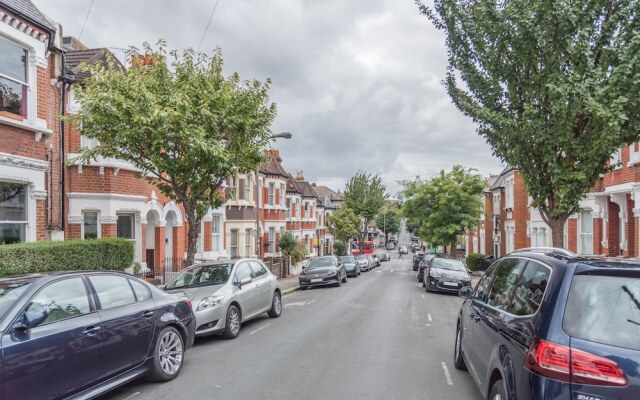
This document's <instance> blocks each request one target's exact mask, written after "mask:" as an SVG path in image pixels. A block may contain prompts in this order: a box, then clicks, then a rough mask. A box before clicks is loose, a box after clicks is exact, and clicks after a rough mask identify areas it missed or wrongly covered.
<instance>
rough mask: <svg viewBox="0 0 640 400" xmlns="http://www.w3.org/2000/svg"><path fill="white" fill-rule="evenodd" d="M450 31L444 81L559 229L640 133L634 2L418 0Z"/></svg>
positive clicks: (637, 7) (557, 233)
mask: <svg viewBox="0 0 640 400" xmlns="http://www.w3.org/2000/svg"><path fill="white" fill-rule="evenodd" d="M416 2H417V4H418V6H419V8H420V11H421V13H422V14H424V15H426V16H427V17H428V18H429V19H430V20H431V21H432V22H433V24H434V25H435V27H436V28H438V29H440V30H442V31H444V33H445V34H446V46H447V49H448V59H449V65H448V69H447V74H446V79H445V85H446V88H447V91H448V93H449V95H450V97H451V99H452V100H453V103H454V104H455V105H456V106H457V107H458V109H459V110H460V111H462V113H463V114H465V115H467V116H469V117H471V118H473V120H474V122H475V123H476V124H477V132H478V133H479V134H480V135H481V136H483V137H484V138H485V139H486V140H487V142H488V143H489V144H490V145H491V146H492V148H493V152H494V154H495V155H497V156H498V157H500V158H501V159H503V160H505V161H507V162H508V163H509V164H510V165H511V166H513V167H515V168H516V169H517V170H518V171H519V172H520V174H521V175H522V177H523V180H524V182H525V184H526V187H527V190H528V192H529V195H530V196H531V197H532V200H533V201H532V205H533V206H534V207H537V208H538V209H539V210H540V212H541V215H542V218H543V219H544V221H545V222H546V223H547V224H548V225H549V227H550V228H551V229H552V235H553V245H554V246H557V247H562V245H563V227H564V224H565V221H566V220H567V218H568V217H569V215H571V214H572V213H575V212H576V211H578V210H579V204H578V203H579V201H580V200H581V199H582V198H584V196H585V195H586V193H587V192H588V191H589V189H590V188H591V187H592V186H593V185H594V183H595V182H596V180H597V179H598V177H599V175H600V174H602V173H604V172H606V171H607V170H608V168H611V165H610V163H608V161H609V159H610V157H611V155H612V154H613V153H614V152H615V151H616V150H617V149H619V148H620V147H621V146H623V145H624V144H629V143H632V142H634V141H636V140H637V139H638V136H639V135H638V134H639V132H640V113H638V112H637V110H638V109H640V96H638V93H640V35H639V34H638V32H640V18H638V15H639V14H640V2H638V1H618V0H593V1H544V0H533V1H531V0H512V1H504V2H497V1H493V0H475V1H472V2H469V1H465V0H435V1H434V4H433V8H430V7H427V6H425V5H423V4H422V3H421V2H420V1H419V0H417V1H416Z"/></svg>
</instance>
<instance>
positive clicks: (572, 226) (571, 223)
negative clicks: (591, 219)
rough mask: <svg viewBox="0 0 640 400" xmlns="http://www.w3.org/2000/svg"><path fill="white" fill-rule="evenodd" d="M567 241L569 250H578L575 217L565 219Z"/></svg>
mask: <svg viewBox="0 0 640 400" xmlns="http://www.w3.org/2000/svg"><path fill="white" fill-rule="evenodd" d="M567 224H568V226H567V235H568V237H567V241H568V243H567V244H568V247H569V249H568V250H569V251H573V252H574V253H577V252H578V220H577V219H576V218H569V219H568V220H567Z"/></svg>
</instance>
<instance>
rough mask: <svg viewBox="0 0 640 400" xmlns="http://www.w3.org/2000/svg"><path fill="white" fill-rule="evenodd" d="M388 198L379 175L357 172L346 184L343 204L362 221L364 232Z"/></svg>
mask: <svg viewBox="0 0 640 400" xmlns="http://www.w3.org/2000/svg"><path fill="white" fill-rule="evenodd" d="M388 197H389V195H388V194H387V193H386V186H385V185H384V183H382V178H380V176H379V175H373V176H372V175H371V174H370V173H366V172H362V171H359V172H358V173H357V174H355V175H354V176H352V177H351V179H349V181H348V182H347V186H346V188H345V190H344V203H345V205H346V206H347V207H348V208H350V209H352V210H353V212H354V213H355V214H356V215H357V216H358V217H361V218H362V219H363V221H364V227H365V230H366V229H367V227H368V226H369V222H371V220H373V218H374V217H375V216H376V214H377V213H378V212H379V211H380V208H381V207H382V206H383V205H384V203H385V200H386V199H387V198H388Z"/></svg>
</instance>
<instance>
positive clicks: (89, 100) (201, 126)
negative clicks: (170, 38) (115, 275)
mask: <svg viewBox="0 0 640 400" xmlns="http://www.w3.org/2000/svg"><path fill="white" fill-rule="evenodd" d="M131 59H132V60H133V62H132V66H131V67H130V68H129V69H128V70H127V71H123V70H122V69H119V68H110V66H109V65H101V64H96V65H89V66H86V70H87V71H88V72H89V73H90V74H91V76H90V77H89V78H88V79H86V80H84V81H83V82H82V86H81V87H78V88H77V89H78V90H76V99H77V101H78V102H79V104H80V106H81V108H80V111H79V112H78V113H77V114H74V115H71V116H69V117H67V120H68V121H70V122H72V123H74V124H75V125H76V126H77V127H78V128H79V129H80V133H81V134H82V135H84V136H86V137H88V138H93V139H97V140H98V141H99V145H98V146H96V147H91V148H83V149H82V151H81V153H80V155H79V156H78V157H77V158H76V159H75V160H72V161H73V162H82V163H89V162H91V161H92V160H94V159H96V158H98V157H113V158H117V159H121V160H126V161H128V162H130V163H131V164H133V165H134V166H135V167H137V168H138V169H139V170H140V171H141V174H140V175H141V177H143V178H144V179H146V180H147V181H149V182H150V183H152V184H154V185H155V186H156V187H157V188H158V189H159V190H160V191H161V192H162V193H164V194H165V195H166V196H167V197H168V198H169V199H171V200H174V201H176V203H179V204H182V206H183V207H184V213H185V217H186V220H187V221H188V223H189V228H188V234H187V235H188V247H187V259H186V262H187V263H188V264H191V263H193V259H194V255H195V252H196V243H197V240H198V235H199V232H200V229H201V226H200V225H201V221H202V218H203V217H204V216H205V215H206V214H207V212H208V210H209V209H210V208H212V207H213V208H215V207H219V206H221V205H222V204H223V203H224V202H225V194H224V191H223V190H222V186H223V182H224V181H225V179H226V178H229V177H230V176H233V175H235V174H243V173H249V172H251V171H253V170H255V168H256V166H257V165H259V163H260V162H261V161H262V160H263V153H264V150H265V148H266V146H267V145H268V143H269V142H270V141H271V140H272V136H273V135H272V133H271V131H270V126H271V122H272V121H273V119H274V117H275V115H276V107H275V104H273V103H271V102H270V100H269V87H270V81H269V80H267V81H266V82H264V83H262V82H259V81H256V80H254V81H251V82H250V81H241V80H240V77H239V76H238V74H236V73H233V74H231V75H229V76H227V77H225V76H224V75H223V59H222V55H221V52H220V51H219V50H218V51H216V52H215V53H214V54H213V55H212V56H211V57H209V56H207V55H204V54H202V53H196V52H194V51H193V50H190V49H189V50H186V51H184V52H183V53H181V54H178V53H177V52H171V53H170V54H167V53H166V51H165V45H164V43H163V42H162V41H161V42H159V43H158V46H156V49H153V48H151V47H150V46H149V45H145V48H144V54H142V53H141V52H139V51H138V50H137V49H132V54H131ZM111 64H112V63H111Z"/></svg>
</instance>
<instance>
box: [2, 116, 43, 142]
mask: <svg viewBox="0 0 640 400" xmlns="http://www.w3.org/2000/svg"><path fill="white" fill-rule="evenodd" d="M0 124H3V125H8V126H12V127H14V128H20V129H24V130H27V131H31V132H33V133H35V134H36V139H35V140H36V141H40V138H41V137H42V135H45V136H46V137H47V138H48V137H50V136H51V135H52V134H53V131H52V130H51V129H49V128H47V123H46V122H45V121H44V120H41V119H35V120H29V119H25V118H22V117H20V116H15V117H14V116H13V115H11V116H10V117H9V116H7V114H6V113H0Z"/></svg>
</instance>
